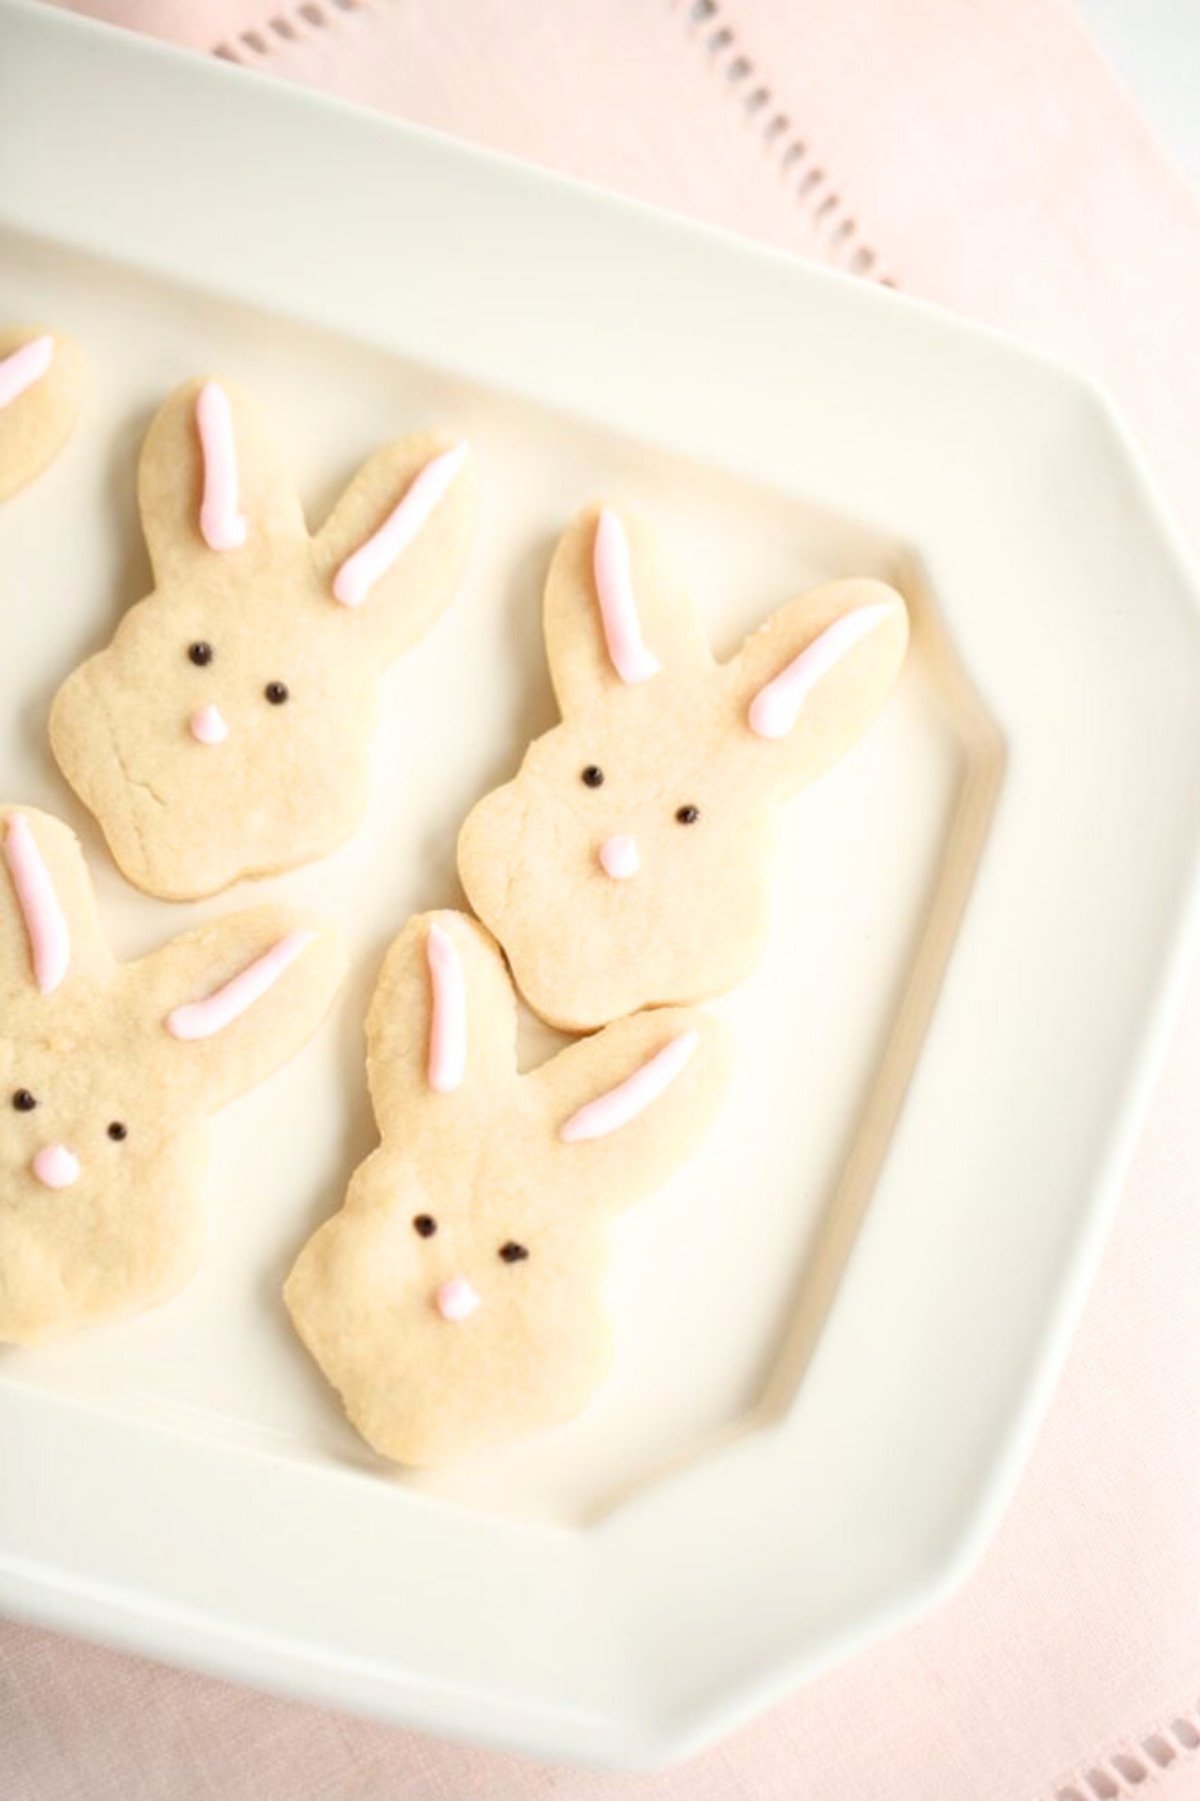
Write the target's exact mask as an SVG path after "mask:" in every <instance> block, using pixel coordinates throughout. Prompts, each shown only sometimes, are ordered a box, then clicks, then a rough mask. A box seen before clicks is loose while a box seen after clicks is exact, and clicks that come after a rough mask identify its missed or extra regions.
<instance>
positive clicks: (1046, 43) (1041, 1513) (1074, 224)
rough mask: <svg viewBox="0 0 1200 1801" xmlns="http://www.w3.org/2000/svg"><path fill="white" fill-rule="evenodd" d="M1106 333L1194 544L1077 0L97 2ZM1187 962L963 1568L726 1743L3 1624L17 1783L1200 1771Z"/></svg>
mask: <svg viewBox="0 0 1200 1801" xmlns="http://www.w3.org/2000/svg"><path fill="white" fill-rule="evenodd" d="M83 10H87V11H90V12H95V13H100V14H102V15H106V16H109V17H113V18H117V19H120V20H124V21H125V22H128V23H131V24H134V25H137V26H140V27H141V28H143V29H147V30H151V31H155V32H157V33H158V34H159V35H162V36H173V37H176V38H178V39H180V40H181V41H183V42H186V43H190V45H191V46H192V47H193V48H194V49H196V50H199V51H210V52H211V51H213V50H218V51H219V52H220V53H221V54H223V55H225V56H227V57H230V58H232V59H233V60H235V61H239V62H242V63H246V64H248V65H251V66H252V67H262V68H270V69H274V70H276V71H277V72H279V73H283V74H287V75H291V76H294V77H295V78H297V79H300V80H303V81H309V82H312V83H315V84H319V85H321V86H324V87H327V88H329V89H332V90H335V91H337V92H339V93H342V94H345V95H348V96H351V97H355V98H358V99H361V100H363V101H366V102H368V103H369V104H373V105H377V106H382V107H386V108H388V109H390V110H392V111H395V112H398V113H402V114H403V115H405V116H406V117H409V118H414V119H419V120H423V121H426V122H429V123H432V124H436V125H440V126H442V127H444V128H446V129H448V130H451V131H456V132H458V133H460V134H461V135H463V136H465V137H470V138H474V139H477V140H479V141H482V142H485V143H488V144H491V145H494V146H496V147H500V148H504V149H507V150H510V151H513V152H515V153H517V154H518V155H523V156H526V157H530V158H532V159H535V160H537V161H540V162H544V163H549V164H553V165H554V166H556V167H558V168H561V169H563V170H565V171H567V172H571V173H577V174H580V175H585V176H588V177H590V178H592V179H594V180H598V181H602V182H606V183H608V184H609V185H612V186H616V187H620V188H624V189H626V190H627V191H629V192H631V193H636V194H638V195H640V196H642V197H644V198H647V199H650V200H654V201H657V202H660V203H662V204H665V205H668V206H673V207H675V208H677V209H682V210H686V211H689V212H692V213H695V214H698V215H700V216H703V217H705V218H708V219H710V220H713V221H716V222H718V223H723V224H727V225H729V226H731V227H733V228H734V229H736V230H740V231H744V232H748V233H751V234H753V235H756V236H759V237H762V238H766V239H770V240H771V241H773V242H775V243H778V244H781V245H784V246H786V247H789V248H792V249H794V250H796V251H798V252H799V253H800V254H802V255H806V256H814V257H819V258H821V259H823V260H826V261H831V262H835V263H838V264H840V265H843V266H845V267H847V268H851V269H853V270H854V271H855V272H857V273H860V274H862V275H863V276H864V277H865V278H867V279H892V280H894V281H896V282H897V283H898V284H899V285H901V286H903V287H905V288H908V289H909V290H911V291H913V292H917V293H922V294H925V295H927V296H929V297H931V298H935V299H938V300H942V301H944V302H946V303H948V304H950V305H952V306H955V307H958V308H960V309H962V310H963V311H966V312H970V313H972V314H974V315H975V316H977V317H981V318H986V319H989V320H991V321H993V322H995V323H997V324H1001V325H1005V326H1008V327H1010V328H1011V329H1014V330H1017V331H1019V332H1022V333H1024V334H1025V335H1026V336H1028V337H1030V338H1033V339H1036V340H1037V341H1039V342H1041V343H1043V344H1046V345H1049V346H1052V347H1054V348H1057V349H1061V350H1063V351H1065V352H1066V353H1068V354H1069V355H1070V356H1072V357H1073V358H1074V359H1076V360H1077V361H1083V362H1086V363H1088V364H1089V365H1090V366H1091V367H1092V368H1093V369H1094V370H1095V371H1096V372H1097V373H1098V374H1100V375H1102V376H1103V377H1104V379H1105V380H1106V381H1107V382H1108V383H1109V385H1110V386H1111V387H1112V388H1113V389H1114V390H1115V391H1116V392H1117V394H1118V395H1119V397H1120V399H1121V401H1122V403H1123V405H1124V407H1125V410H1126V411H1127V412H1128V413H1129V414H1130V415H1131V417H1132V418H1133V419H1134V421H1135V423H1136V425H1137V427H1138V430H1139V432H1140V435H1141V437H1142V439H1143V442H1144V443H1145V445H1146V447H1147V449H1148V450H1149V452H1150V455H1151V458H1152V460H1153V461H1154V462H1155V464H1156V466H1157V468H1158V472H1159V474H1160V476H1161V478H1162V480H1163V481H1164V483H1165V484H1166V486H1167V487H1168V489H1169V491H1170V492H1171V494H1172V496H1173V499H1174V501H1175V505H1176V508H1177V511H1178V513H1179V515H1180V517H1181V518H1182V520H1183V522H1184V525H1185V528H1186V529H1188V530H1189V531H1190V533H1191V535H1192V538H1193V542H1195V543H1197V544H1200V352H1198V350H1197V342H1198V338H1197V333H1196V327H1195V321H1196V320H1197V318H1200V209H1198V207H1197V203H1196V200H1195V197H1194V196H1193V195H1192V194H1191V192H1190V191H1189V190H1188V188H1187V187H1186V185H1185V183H1184V182H1183V180H1182V178H1181V177H1180V176H1179V175H1178V174H1177V172H1176V171H1175V170H1174V169H1173V168H1172V167H1171V166H1170V164H1169V163H1168V161H1167V160H1166V158H1165V157H1164V155H1163V154H1162V152H1161V151H1160V150H1159V149H1158V147H1157V146H1156V145H1155V143H1154V142H1153V140H1152V139H1151V138H1150V136H1149V134H1148V133H1147V131H1146V129H1145V128H1144V126H1143V125H1142V124H1141V122H1140V120H1139V119H1138V117H1137V115H1136V113H1135V111H1134V110H1133V108H1132V107H1131V105H1130V103H1129V102H1128V100H1127V98H1126V97H1125V96H1124V94H1123V93H1122V92H1121V90H1120V89H1119V87H1118V86H1117V85H1116V83H1115V82H1114V80H1113V79H1112V77H1111V76H1110V74H1109V73H1108V71H1107V70H1106V68H1105V67H1104V66H1103V64H1102V63H1101V61H1100V60H1099V58H1098V56H1097V54H1096V52H1095V50H1094V48H1093V47H1092V45H1091V44H1090V42H1089V40H1088V39H1087V37H1086V36H1085V34H1084V32H1083V30H1082V28H1081V26H1080V25H1079V23H1078V21H1077V20H1076V18H1075V16H1074V14H1073V13H1072V12H1071V11H1070V10H1069V9H1068V8H1067V7H1066V6H1065V5H1064V4H1063V3H1062V0H902V3H900V4H897V0H838V4H837V5H830V4H827V3H826V0H790V3H788V4H785V3H784V0H719V3H717V0H675V3H674V4H672V3H671V0H573V3H572V4H571V5H563V4H562V3H561V0H520V3H519V4H518V3H517V0H306V3H305V4H300V5H298V6H296V5H291V4H289V3H288V0H273V3H272V0H268V3H266V4H264V3H263V0H216V3H215V4H211V5H208V6H205V7H199V6H193V7H185V6H183V5H180V4H177V3H173V0H86V4H85V5H83ZM1198 1079H1200V982H1197V983H1196V984H1195V985H1194V986H1193V989H1192V991H1191V994H1190V996H1189V998H1188V1001H1187V1004H1186V1006H1185V1009H1184V1013H1183V1016H1182V1020H1181V1023H1180V1027H1179V1030H1178V1033H1177V1036H1176V1041H1175V1045H1174V1049H1173V1052H1172V1055H1171V1058H1170V1061H1169V1064H1168V1067H1167V1070H1166V1074H1165V1078H1164V1081H1163V1083H1162V1087H1161V1091H1160V1094H1159V1097H1158V1101H1157V1104H1156V1106H1155V1109H1154V1111H1153V1115H1152V1118H1151V1120H1150V1122H1149V1125H1148V1127H1147V1131H1146V1134H1145V1138H1144V1142H1143V1145H1142V1149H1141V1153H1140V1156H1139V1158H1138V1160H1137V1163H1136V1167H1135V1168H1134V1170H1133V1172H1132V1175H1131V1178H1130V1181H1129V1186H1128V1192H1127V1194H1126V1197H1125V1200H1124V1204H1123V1206H1122V1208H1121V1211H1120V1214H1119V1217H1118V1222H1117V1226H1116V1230H1115V1232H1114V1235H1113V1239H1112V1242H1111V1244H1110V1247H1109V1250H1108V1254H1107V1256H1106V1259H1105V1262H1104V1266H1103V1269H1102V1272H1101V1276H1100V1279H1099V1281H1098V1283H1097V1286H1096V1290H1095V1292H1094V1294H1093V1297H1092V1299H1091V1302H1090V1305H1089V1307H1088V1310H1087V1314H1086V1317H1085V1320H1084V1323H1083V1327H1082V1329H1081V1332H1080V1334H1079V1338H1078V1341H1077V1344H1076V1347H1075V1351H1074V1354H1073V1356H1072V1358H1071V1360H1070V1363H1069V1366H1068V1369H1067V1372H1066V1375H1065V1378H1064V1381H1063V1383H1062V1386H1061V1388H1060V1390H1059V1393H1058V1395H1057V1398H1056V1400H1055V1402H1054V1404H1053V1407H1052V1410H1051V1413H1050V1416H1049V1418H1048V1420H1047V1423H1046V1426H1045V1429H1044V1431H1043V1433H1042V1436H1041V1439H1040V1442H1039V1445H1038V1448H1037V1450H1036V1452H1035V1455H1034V1457H1033V1460H1032V1462H1031V1464H1030V1466H1029V1469H1028V1471H1027V1473H1026V1475H1025V1478H1024V1480H1023V1482H1022V1484H1021V1487H1020V1490H1019V1493H1018V1496H1017V1499H1016V1501H1015V1503H1014V1505H1013V1507H1012V1509H1011V1511H1010V1513H1009V1515H1008V1517H1007V1520H1006V1521H1005V1524H1004V1526H1003V1528H1002V1530H1001V1532H1000V1534H999V1536H998V1537H997V1539H996V1541H995V1543H994V1545H993V1547H992V1549H991V1551H990V1552H989V1554H988V1556H987V1559H986V1561H985V1563H984V1565H983V1567H982V1568H981V1569H980V1571H979V1572H978V1574H977V1575H976V1576H975V1578H974V1579H973V1580H972V1581H971V1582H970V1584H969V1585H968V1586H967V1588H966V1589H965V1590H964V1591H963V1592H962V1593H961V1594H960V1595H959V1596H958V1597H957V1598H956V1599H955V1600H954V1601H952V1602H951V1603H950V1604H949V1605H948V1606H946V1607H944V1608H943V1609H942V1610H941V1612H940V1613H938V1614H937V1615H936V1616H935V1617H933V1618H931V1619H930V1620H928V1621H927V1622H925V1623H924V1624H922V1625H920V1626H918V1627H916V1628H913V1629H910V1630H909V1631H907V1632H904V1633H901V1634H899V1635H897V1636H896V1637H894V1638H893V1639H891V1640H890V1641H888V1642H886V1643H884V1644H881V1645H879V1646H877V1647H876V1648H875V1649H874V1650H872V1651H869V1652H867V1653H866V1654H864V1655H861V1656H859V1657H858V1658H856V1659H855V1660H854V1661H853V1662H852V1663H850V1664H848V1665H846V1666H845V1667H843V1668H841V1669H839V1670H836V1671H834V1672H832V1673H831V1674H830V1675H828V1676H826V1677H825V1678H823V1679H822V1680H820V1681H818V1682H816V1683H814V1684H812V1685H811V1686H810V1687H808V1688H807V1689H805V1690H804V1691H803V1692H802V1693H801V1694H799V1695H797V1696H796V1697H794V1699H792V1700H791V1701H789V1702H787V1703H786V1704H785V1705H783V1706H781V1707H778V1708H777V1709H775V1711H774V1712H773V1713H772V1714H770V1715H769V1716H767V1717H766V1718H764V1719H763V1720H761V1721H760V1722H758V1723H757V1724H755V1725H753V1726H751V1727H749V1728H748V1729H746V1730H745V1731H743V1732H742V1733H740V1734H738V1735H737V1736H735V1737H734V1738H732V1739H731V1740H729V1741H728V1742H727V1743H726V1744H725V1745H723V1746H721V1747H720V1748H718V1749H717V1750H715V1751H712V1752H710V1753H708V1754H707V1755H706V1756H704V1757H702V1758H700V1759H697V1760H695V1761H694V1762H692V1763H691V1764H688V1765H686V1766H684V1767H682V1768H680V1769H677V1770H674V1771H668V1772H665V1773H662V1774H659V1775H653V1776H648V1777H644V1778H623V1779H619V1778H609V1777H598V1776H591V1775H588V1774H586V1773H580V1772H577V1771H567V1770H548V1769H543V1768H537V1767H534V1766H531V1765H527V1764H521V1763H518V1762H516V1761H514V1760H511V1759H504V1758H499V1757H496V1756H493V1755H490V1754H487V1753H482V1752H479V1753H476V1752H471V1751H466V1750H462V1749H458V1748H455V1747H452V1746H447V1745H442V1744H438V1743H436V1742H434V1741H431V1740H426V1739H420V1738H417V1737H415V1736H413V1735H409V1734H403V1733H398V1732H394V1731H391V1730H388V1729H385V1728H382V1727H375V1726H369V1725H363V1724H361V1723H358V1722H355V1721H352V1720H349V1719H346V1718H344V1717H342V1716H339V1715H335V1714H330V1713H324V1712H321V1711H319V1710H317V1709H313V1708H306V1707H302V1706H298V1705H293V1704H291V1703H286V1702H280V1701H274V1700H269V1699H266V1698H264V1697H262V1696H258V1695H254V1694H250V1693H248V1692H245V1691H242V1690H239V1689H235V1688H232V1687H228V1686H226V1685H223V1684H220V1683H216V1682H212V1681H209V1680H207V1679H204V1678H201V1677H196V1676H191V1675H186V1674H179V1673H175V1672H171V1671H168V1670H164V1669H160V1668H158V1667H156V1666H153V1665H150V1664H147V1663H142V1662H139V1661H137V1660H134V1659H131V1658H127V1657H121V1656H117V1655H115V1654H113V1653H111V1652H106V1651H100V1650H96V1649H91V1648H87V1647H84V1646H81V1645H76V1644H72V1643H68V1642H66V1641H64V1640H60V1639H56V1638H53V1637H51V1636H50V1635H48V1634H44V1633H40V1632H36V1631H32V1630H29V1629H27V1628H23V1627H18V1626H15V1625H7V1626H3V1625H0V1794H3V1796H4V1797H5V1801H68V1798H71V1801H75V1798H78V1801H138V1798H140V1797H146V1798H153V1801H176V1798H178V1801H196V1798H198V1797H207V1796H212V1797H214V1798H219V1801H241V1798H242V1797H245V1798H247V1801H249V1798H250V1797H251V1796H252V1797H254V1801H274V1798H275V1797H279V1798H280V1801H282V1798H284V1797H286V1798H287V1801H309V1798H310V1797H311V1798H312V1801H317V1797H320V1801H332V1798H333V1797H339V1798H340V1797H343V1796H345V1797H350V1796H353V1797H355V1798H356V1801H474V1798H479V1801H483V1798H484V1797H487V1798H488V1801H498V1798H500V1797H503V1798H504V1801H523V1798H525V1797H532V1796H550V1795H553V1796H561V1797H570V1798H571V1801H651V1798H653V1801H743V1798H744V1801H751V1797H753V1801H776V1798H778V1801H798V1798H799V1797H800V1796H801V1795H803V1796H812V1797H819V1798H820V1801H1113V1798H1114V1797H1117V1796H1121V1795H1125V1794H1134V1793H1140V1792H1145V1791H1146V1790H1147V1789H1149V1788H1153V1787H1155V1786H1161V1788H1162V1790H1163V1791H1164V1792H1165V1794H1166V1795H1168V1796H1169V1797H1172V1798H1178V1801H1183V1798H1184V1797H1192V1796H1196V1795H1200V1456H1198V1455H1197V1453H1196V1450H1195V1448H1194V1444H1195V1427H1194V1423H1193V1422H1194V1418H1195V1415H1196V1412H1197V1408H1198V1405H1200V1304H1198V1303H1197V1300H1196V1293H1195V1290H1196V1283H1195V1277H1194V1272H1195V1270H1196V1269H1197V1268H1200V1206H1198V1205H1197V1199H1196V1197H1197V1195H1198V1194H1200V1132H1197V1131H1196V1130H1194V1129H1193V1124H1192V1115H1193V1094H1194V1092H1195V1090H1196V1085H1197V1081H1198Z"/></svg>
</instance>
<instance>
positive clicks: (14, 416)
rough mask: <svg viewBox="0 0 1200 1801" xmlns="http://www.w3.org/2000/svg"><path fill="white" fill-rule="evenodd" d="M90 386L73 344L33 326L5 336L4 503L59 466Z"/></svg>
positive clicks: (1, 334)
mask: <svg viewBox="0 0 1200 1801" xmlns="http://www.w3.org/2000/svg"><path fill="white" fill-rule="evenodd" d="M86 385H87V369H86V365H85V363H84V357H83V352H82V350H81V349H80V347H79V345H78V344H77V343H76V342H75V340H74V339H73V338H68V337H66V336H65V335H64V334H63V333H62V332H49V331H42V330H38V329H37V328H31V327H28V326H25V327H21V326H17V327H15V328H10V329H8V330H5V331H0V500H7V499H8V496H9V495H10V494H15V493H16V491H17V489H18V488H23V487H24V486H25V483H26V482H29V481H32V480H33V478H34V476H36V475H40V473H41V471H42V470H43V469H45V468H46V466H47V465H48V464H49V463H52V462H53V461H54V458H55V457H56V456H57V455H58V453H59V451H60V450H61V449H62V447H63V445H64V444H65V443H66V441H67V439H68V438H69V437H70V435H71V433H72V432H73V431H74V429H75V424H76V421H77V420H78V418H79V413H80V409H81V407H82V404H83V395H84V389H85V387H86Z"/></svg>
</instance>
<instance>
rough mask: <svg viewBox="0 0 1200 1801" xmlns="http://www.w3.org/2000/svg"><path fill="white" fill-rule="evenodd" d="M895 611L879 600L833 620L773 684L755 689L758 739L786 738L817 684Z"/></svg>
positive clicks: (754, 719) (751, 719) (754, 728)
mask: <svg viewBox="0 0 1200 1801" xmlns="http://www.w3.org/2000/svg"><path fill="white" fill-rule="evenodd" d="M895 611H896V608H895V603H894V602H892V601H887V600H883V601H878V602H876V603H875V605H873V606H869V607H857V608H856V609H855V610H854V612H852V613H846V614H844V615H843V617H842V618H841V619H837V620H835V621H834V623H833V624H832V625H831V626H828V627H827V628H826V630H825V631H823V632H822V633H821V635H820V637H818V638H814V639H813V641H812V643H811V644H810V645H808V646H807V648H806V649H804V650H802V651H801V652H800V655H799V656H798V657H793V658H792V661H791V662H790V663H789V664H788V665H787V667H786V669H782V670H781V671H780V672H779V674H778V675H777V676H776V677H775V678H774V680H773V681H770V682H768V683H767V685H766V687H765V688H760V689H759V691H758V693H757V694H756V695H755V696H754V699H753V700H752V701H751V703H750V713H749V722H750V730H751V731H752V732H754V733H755V734H756V735H757V736H758V737H759V738H786V737H787V735H788V733H789V732H790V731H791V729H792V727H793V726H794V725H795V723H796V721H797V719H798V718H799V717H800V709H801V708H802V707H803V705H804V703H805V701H806V700H807V699H808V697H809V695H810V694H811V693H812V691H813V689H814V688H815V687H816V686H817V683H818V682H821V681H824V679H825V677H826V676H827V675H828V674H829V672H830V670H831V669H833V668H834V666H835V665H836V664H838V663H840V662H841V660H842V658H843V657H844V656H846V655H848V653H849V652H850V651H852V650H853V649H854V647H855V645H856V644H859V643H861V642H862V640H863V639H864V638H865V637H867V636H868V635H869V634H870V633H871V632H873V631H874V630H875V627H876V626H877V625H882V624H883V621H884V620H885V619H889V618H891V617H892V616H893V615H894V614H895Z"/></svg>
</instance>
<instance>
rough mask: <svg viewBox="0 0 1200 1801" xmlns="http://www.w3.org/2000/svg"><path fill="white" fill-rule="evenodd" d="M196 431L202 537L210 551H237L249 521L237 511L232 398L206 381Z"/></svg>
mask: <svg viewBox="0 0 1200 1801" xmlns="http://www.w3.org/2000/svg"><path fill="white" fill-rule="evenodd" d="M196 430H197V431H198V432H199V434H200V454H201V457H202V459H203V462H204V494H203V497H202V499H201V501H200V534H201V536H202V537H203V539H204V542H205V543H206V544H207V545H208V548H209V549H210V550H236V549H237V548H238V546H239V545H241V544H244V543H245V542H246V521H245V519H244V518H243V517H242V515H241V513H239V512H238V466H237V449H236V446H235V444H234V438H233V413H232V411H231V409H230V405H229V396H228V395H227V394H226V392H225V390H224V388H222V387H220V386H219V385H218V384H217V383H216V382H215V381H206V382H205V384H204V386H203V387H202V388H201V390H200V392H199V393H198V394H197V396H196Z"/></svg>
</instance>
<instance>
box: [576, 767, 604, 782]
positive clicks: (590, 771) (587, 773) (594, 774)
mask: <svg viewBox="0 0 1200 1801" xmlns="http://www.w3.org/2000/svg"><path fill="white" fill-rule="evenodd" d="M579 779H580V781H581V782H582V783H583V785H584V787H585V788H601V787H603V785H604V771H603V770H602V769H601V767H600V765H599V764H598V763H589V764H588V766H587V768H586V769H585V770H584V771H583V774H582V775H581V776H580V778H579Z"/></svg>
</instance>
